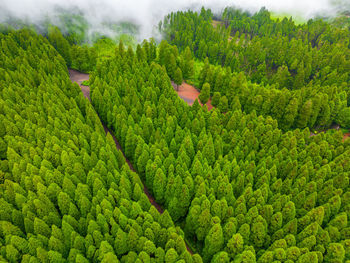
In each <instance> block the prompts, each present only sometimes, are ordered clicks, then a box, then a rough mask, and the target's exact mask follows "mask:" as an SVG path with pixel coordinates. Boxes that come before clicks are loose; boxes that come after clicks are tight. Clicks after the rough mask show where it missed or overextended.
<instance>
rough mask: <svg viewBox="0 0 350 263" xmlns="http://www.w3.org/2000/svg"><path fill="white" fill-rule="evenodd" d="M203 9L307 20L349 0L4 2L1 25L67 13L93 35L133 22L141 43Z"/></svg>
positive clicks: (0, 7) (0, 8) (39, 20)
mask: <svg viewBox="0 0 350 263" xmlns="http://www.w3.org/2000/svg"><path fill="white" fill-rule="evenodd" d="M202 6H204V7H206V8H211V9H212V10H213V12H220V11H222V10H223V8H224V7H226V6H236V7H239V8H242V9H244V10H248V11H250V12H256V11H258V10H259V9H260V8H261V7H263V6H265V7H266V8H267V9H268V10H271V11H272V12H276V13H282V14H288V15H292V16H293V15H295V16H298V17H304V18H305V19H308V18H311V17H314V16H315V15H317V14H321V15H322V14H326V15H329V14H335V13H336V12H337V11H339V10H345V8H349V4H348V3H347V1H345V0H283V1H282V0H176V1H174V0H2V1H1V4H0V22H4V21H6V20H8V19H9V18H11V17H12V18H13V17H15V18H19V19H22V20H24V21H25V22H27V23H34V24H36V25H40V23H43V21H46V20H47V19H48V18H49V19H50V21H51V22H53V23H59V15H60V14H61V13H62V10H64V11H65V12H67V11H69V12H72V13H79V14H82V15H83V16H84V17H85V19H86V21H88V23H89V27H90V30H91V32H99V31H102V30H104V28H105V26H104V25H105V24H106V23H116V22H121V21H124V22H125V21H127V22H132V23H134V24H136V25H137V26H138V27H139V40H141V39H144V38H149V37H151V36H153V35H154V28H155V26H156V25H157V24H158V22H159V21H160V20H162V19H163V17H164V16H165V15H167V14H168V13H170V12H172V11H177V10H187V9H192V10H199V9H200V8H201V7H202ZM106 32H107V34H110V33H111V32H110V31H108V30H106ZM106 32H103V33H106Z"/></svg>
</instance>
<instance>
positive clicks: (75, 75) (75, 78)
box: [69, 69, 193, 255]
mask: <svg viewBox="0 0 350 263" xmlns="http://www.w3.org/2000/svg"><path fill="white" fill-rule="evenodd" d="M69 77H70V79H71V81H72V82H76V83H78V84H79V86H80V88H81V91H82V92H83V94H84V96H85V97H86V98H88V99H89V101H91V98H90V87H89V86H84V85H81V83H82V82H83V81H84V80H89V74H85V73H81V72H79V71H77V70H74V69H69ZM101 123H102V125H103V128H104V130H105V132H106V135H107V133H110V134H111V135H112V137H113V140H114V143H115V146H116V147H117V149H118V150H120V151H121V152H122V154H123V156H124V158H125V160H126V162H127V164H128V165H129V167H130V169H131V170H132V171H133V172H135V173H136V171H135V169H134V167H133V166H132V164H131V162H130V161H129V160H128V159H127V158H126V156H125V154H124V152H123V151H122V148H121V146H120V144H119V142H118V140H117V138H116V137H115V136H114V134H113V132H112V131H111V130H110V129H109V128H108V127H107V126H106V125H105V124H104V123H103V122H102V120H101ZM143 192H144V193H145V195H146V196H147V198H148V200H149V201H150V203H151V204H152V205H153V206H154V207H155V208H156V209H157V210H158V212H159V213H160V214H162V213H163V212H164V209H163V208H162V207H161V206H160V205H159V204H158V203H157V202H156V200H155V199H154V197H153V196H152V195H151V193H150V192H149V190H148V188H147V187H146V186H145V185H144V186H143ZM184 242H185V245H186V248H187V251H188V252H189V253H190V254H191V255H193V251H192V250H191V248H190V247H189V246H188V244H187V242H186V241H185V240H184Z"/></svg>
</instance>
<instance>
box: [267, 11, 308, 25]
mask: <svg viewBox="0 0 350 263" xmlns="http://www.w3.org/2000/svg"><path fill="white" fill-rule="evenodd" d="M270 17H271V19H272V20H275V21H276V22H277V23H278V22H279V21H280V20H283V19H284V18H285V17H289V18H292V20H293V22H294V23H295V24H296V25H302V24H304V23H306V22H307V21H306V20H305V18H303V17H302V16H301V15H290V14H287V13H273V12H271V13H270Z"/></svg>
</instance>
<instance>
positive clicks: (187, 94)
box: [171, 82, 213, 110]
mask: <svg viewBox="0 0 350 263" xmlns="http://www.w3.org/2000/svg"><path fill="white" fill-rule="evenodd" d="M171 84H172V85H173V87H174V90H175V91H176V92H177V95H179V97H180V98H181V99H183V100H184V101H185V102H187V104H188V105H190V106H192V104H193V103H194V101H195V100H196V99H198V96H199V93H200V91H199V90H197V89H196V88H195V87H194V86H192V85H190V84H187V83H186V82H183V83H182V84H181V85H180V86H179V87H178V88H177V87H176V84H175V83H174V82H171ZM198 102H199V104H201V103H200V101H199V99H198ZM201 105H203V104H201ZM206 105H207V107H208V110H211V109H212V108H213V105H211V99H209V101H208V102H207V104H206Z"/></svg>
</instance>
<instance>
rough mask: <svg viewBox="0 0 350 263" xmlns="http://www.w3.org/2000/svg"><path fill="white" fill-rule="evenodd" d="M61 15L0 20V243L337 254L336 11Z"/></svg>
mask: <svg viewBox="0 0 350 263" xmlns="http://www.w3.org/2000/svg"><path fill="white" fill-rule="evenodd" d="M76 19H78V20H79V19H80V18H78V17H77V16H72V15H71V14H69V13H67V14H66V16H64V21H65V22H66V23H67V24H66V25H65V27H67V28H70V30H69V31H62V30H60V29H59V28H58V27H55V26H53V25H51V24H48V25H46V30H45V33H42V34H39V33H37V32H36V31H35V29H33V28H32V29H13V28H11V27H8V26H7V25H4V26H2V27H1V31H2V33H0V261H2V262H30V263H33V262H79V263H83V262H84V263H85V262H123V263H124V262H125V263H126V262H167V263H168V262H169V263H170V262H180V263H182V262H193V263H197V262H198V263H199V262H213V263H218V262H242V263H243V262H244V263H245V262H248V263H249V262H261V263H263V262H288V263H289V262H300V263H302V262H305V263H306V262H312V263H314V262H315V263H316V262H346V261H349V260H350V226H349V223H348V220H349V218H348V217H349V215H350V205H349V204H350V191H349V176H350V139H346V136H345V137H344V134H343V131H345V130H347V129H349V128H350V88H349V84H350V76H349V73H350V64H349V63H350V62H349V61H350V49H349V48H350V46H349V44H350V43H349V39H350V38H349V37H350V35H349V32H350V31H349V28H348V27H347V25H346V22H348V21H347V20H346V15H343V16H341V17H339V19H334V20H323V19H313V20H309V21H308V22H306V23H302V24H295V22H294V21H293V19H292V18H283V19H278V18H277V19H276V18H273V17H272V16H271V13H270V12H269V11H268V10H266V9H265V8H262V9H261V10H260V11H259V12H257V13H255V14H251V13H248V12H244V11H242V10H239V9H236V8H233V7H227V8H226V9H224V10H223V12H222V13H221V14H213V12H212V11H211V10H210V9H205V8H202V9H201V11H200V12H194V11H190V10H189V11H186V12H183V11H179V12H176V13H170V14H169V15H167V16H166V17H165V18H164V20H162V21H161V22H160V23H159V27H158V29H159V32H160V33H161V34H162V35H163V36H164V40H162V41H160V42H159V43H158V42H157V41H156V40H155V39H149V40H143V41H142V42H140V43H139V44H136V43H135V42H134V41H120V39H119V38H118V39H110V38H108V37H106V36H103V37H101V36H97V37H96V39H95V41H93V42H92V43H90V44H84V43H83V42H84V41H83V39H84V34H85V33H84V32H86V31H84V30H85V29H84V26H82V27H79V28H77V26H76ZM340 19H342V20H340ZM72 21H73V22H72ZM74 21H75V22H74ZM79 21H80V20H79ZM80 22H82V24H81V25H83V24H84V23H85V22H84V21H83V20H81V21H80ZM109 26H111V27H116V28H117V27H118V25H109ZM129 26H130V25H123V27H129ZM119 29H120V28H119ZM124 39H126V40H130V38H128V37H125V38H124ZM68 69H76V70H79V71H81V72H86V73H89V74H90V79H89V81H88V82H85V84H86V83H88V85H89V86H90V88H89V94H90V96H91V97H90V99H91V101H89V100H88V99H86V98H84V95H83V93H82V92H81V91H80V88H79V85H77V84H76V83H72V82H71V80H70V79H69V74H68ZM183 82H185V83H186V84H187V85H190V84H192V85H193V86H194V87H193V88H194V90H196V89H195V88H197V89H198V90H199V91H198V92H200V94H199V95H198V100H195V101H194V102H191V103H189V101H186V100H185V101H184V100H183V99H182V98H181V97H179V95H178V92H179V90H180V89H181V88H183ZM85 88H86V87H85ZM208 103H210V105H212V106H213V108H212V109H211V110H208V107H207V105H208ZM189 104H190V105H189ZM202 105H203V106H202ZM334 126H336V127H340V128H339V129H330V130H329V131H327V132H320V133H318V134H314V133H313V132H311V131H315V130H326V129H328V128H331V127H334ZM108 131H112V134H111V133H110V132H108ZM113 136H115V137H113ZM119 145H120V147H121V149H120V150H119V149H117V147H119ZM147 189H148V190H147ZM150 201H151V202H150Z"/></svg>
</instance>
